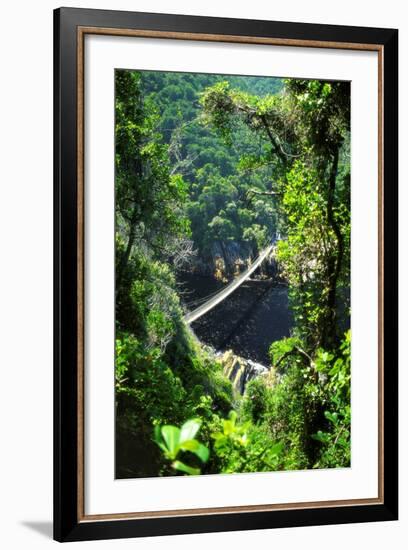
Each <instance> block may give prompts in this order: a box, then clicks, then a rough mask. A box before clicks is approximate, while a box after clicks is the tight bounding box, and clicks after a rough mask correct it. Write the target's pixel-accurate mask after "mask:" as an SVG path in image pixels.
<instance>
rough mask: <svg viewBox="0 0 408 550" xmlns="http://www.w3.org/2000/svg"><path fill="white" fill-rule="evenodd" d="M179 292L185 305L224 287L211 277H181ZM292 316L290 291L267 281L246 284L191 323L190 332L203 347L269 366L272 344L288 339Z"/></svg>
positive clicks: (247, 282)
mask: <svg viewBox="0 0 408 550" xmlns="http://www.w3.org/2000/svg"><path fill="white" fill-rule="evenodd" d="M178 286H179V292H180V294H181V297H182V300H183V302H184V303H185V304H187V305H188V304H191V305H190V307H189V309H190V310H192V309H194V308H195V307H197V306H196V301H197V300H199V299H200V298H204V297H205V296H209V295H211V294H213V293H214V292H215V291H217V290H219V289H220V288H222V287H223V286H225V285H224V284H223V283H220V282H218V281H216V280H215V279H213V278H212V277H204V276H201V275H195V274H190V273H182V274H180V276H179V281H178ZM291 327H292V315H291V311H290V308H289V304H288V291H287V287H286V286H285V285H282V284H271V283H269V282H265V281H258V280H255V281H251V280H249V281H246V282H245V283H243V284H242V285H241V286H240V287H239V288H238V289H237V290H236V291H234V292H233V293H232V294H230V296H228V297H227V298H226V299H225V300H224V301H223V302H221V303H220V304H218V305H217V306H216V307H215V308H214V309H212V310H211V311H209V312H208V313H207V314H205V315H203V316H202V317H200V318H199V319H197V321H195V322H194V323H192V325H191V328H192V329H193V331H194V333H195V334H196V336H197V337H198V339H199V340H200V341H201V342H203V343H204V344H207V345H210V346H212V347H213V348H215V349H216V350H217V351H226V350H227V349H232V350H233V352H234V353H236V354H237V355H240V356H242V357H245V358H246V359H252V360H253V361H256V362H259V363H262V364H264V365H268V364H269V357H268V349H269V346H270V345H271V343H272V342H275V341H276V340H280V339H281V338H284V337H285V336H289V331H290V328H291Z"/></svg>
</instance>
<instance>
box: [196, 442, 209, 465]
mask: <svg viewBox="0 0 408 550" xmlns="http://www.w3.org/2000/svg"><path fill="white" fill-rule="evenodd" d="M193 452H194V454H196V455H197V456H198V458H199V459H200V460H201V461H202V462H207V460H208V458H209V456H210V451H209V449H208V448H207V447H206V446H205V445H203V444H202V443H199V444H198V448H197V449H196V450H195V451H193Z"/></svg>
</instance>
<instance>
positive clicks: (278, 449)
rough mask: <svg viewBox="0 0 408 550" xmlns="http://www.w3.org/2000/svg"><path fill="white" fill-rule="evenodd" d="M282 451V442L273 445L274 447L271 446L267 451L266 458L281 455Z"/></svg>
mask: <svg viewBox="0 0 408 550" xmlns="http://www.w3.org/2000/svg"><path fill="white" fill-rule="evenodd" d="M282 450H283V442H279V443H275V445H273V446H272V448H271V449H269V451H268V456H269V457H272V456H278V455H280V454H281V452H282Z"/></svg>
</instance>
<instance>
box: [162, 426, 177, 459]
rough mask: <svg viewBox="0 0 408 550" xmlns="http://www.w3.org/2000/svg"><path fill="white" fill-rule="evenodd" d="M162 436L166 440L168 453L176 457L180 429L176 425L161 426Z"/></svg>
mask: <svg viewBox="0 0 408 550" xmlns="http://www.w3.org/2000/svg"><path fill="white" fill-rule="evenodd" d="M161 432H162V436H163V439H164V441H165V442H166V446H167V450H168V452H169V454H170V455H171V456H172V457H173V458H176V455H177V452H178V450H179V446H178V445H179V440H180V430H179V428H176V426H163V427H162V430H161Z"/></svg>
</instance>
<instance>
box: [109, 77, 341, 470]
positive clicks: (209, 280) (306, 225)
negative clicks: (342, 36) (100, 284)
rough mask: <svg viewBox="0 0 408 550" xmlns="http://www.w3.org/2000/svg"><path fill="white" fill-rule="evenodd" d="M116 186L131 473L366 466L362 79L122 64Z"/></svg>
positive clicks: (120, 336) (124, 436)
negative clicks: (355, 216) (357, 137)
mask: <svg viewBox="0 0 408 550" xmlns="http://www.w3.org/2000/svg"><path fill="white" fill-rule="evenodd" d="M115 196H116V199H115V208H116V234H115V258H116V266H115V269H116V274H115V281H116V283H115V311H116V313H115V322H116V349H115V406H116V460H115V463H116V472H115V475H116V477H117V478H135V477H152V476H169V475H204V474H218V473H224V474H226V473H240V472H265V471H278V470H304V469H311V468H344V467H349V466H350V462H351V435H350V433H351V429H350V425H351V408H350V392H351V372H350V351H351V332H350V84H349V82H338V81H331V82H326V81H318V80H299V79H293V78H291V79H281V78H272V77H255V76H228V75H211V74H191V73H170V72H155V71H131V70H116V71H115ZM268 247H269V248H270V249H271V250H272V252H271V253H268V255H267V257H266V260H265V261H264V262H263V263H262V266H260V267H259V268H257V270H256V271H255V273H254V275H252V276H251V278H248V280H247V281H246V282H245V283H244V284H242V288H241V287H240V290H236V291H235V292H234V293H233V294H231V295H230V296H229V297H227V298H226V299H225V305H222V304H220V305H217V306H216V307H215V308H214V310H213V312H211V313H209V314H208V316H207V315H206V316H203V317H202V319H201V320H198V321H197V322H192V323H189V322H187V321H186V319H187V317H186V316H187V314H188V312H189V311H191V310H192V309H194V307H196V306H197V305H199V304H202V303H204V302H205V300H206V299H207V298H208V296H207V295H210V296H211V295H214V292H216V291H219V289H221V290H222V289H223V288H226V286H227V285H228V284H230V283H231V282H232V281H234V280H236V278H237V277H239V275H240V274H242V273H243V272H244V271H245V270H246V269H247V268H248V266H251V263H253V262H254V261H255V259H256V258H257V257H259V255H260V254H261V253H262V251H264V250H266V249H267V248H268ZM268 250H269V249H268ZM208 289H211V294H209V292H210V291H209V290H208ZM234 296H235V297H234ZM277 296H278V298H279V299H277V298H276V297H277ZM252 297H254V298H252ZM282 297H283V298H282ZM251 300H253V304H252V301H251ZM268 300H269V301H268ZM273 300H275V301H273ZM250 302H251V303H250ZM271 304H272V305H271ZM266 305H267V306H268V307H266ZM260 307H263V309H262V318H260V317H259V319H260V321H259V320H258V324H256V323H255V321H254V320H253V319H254V317H253V318H251V315H252V316H253V315H254V313H253V312H254V311H255V312H256V311H257V310H256V308H258V309H259V308H260ZM259 315H260V314H259ZM238 317H239V326H240V327H244V329H245V330H247V328H248V326H251V327H252V328H251V330H252V332H251V337H249V336H248V335H247V333H245V338H244V337H243V336H240V335H239V334H240V333H238V332H237V331H238V329H237V328H236V327H237V326H238ZM251 319H252V320H251ZM282 319H285V320H284V321H282ZM200 323H201V324H200ZM244 329H242V330H244ZM240 330H241V329H240ZM261 331H262V334H263V336H262V338H263V339H262V343H261V344H260V340H259V338H260V336H259V334H258V332H261ZM225 332H228V334H229V335H230V336H231V334H233V335H235V336H234V338H232V337H231V338H230V339H229V340H227V339H226V338H225V337H224V336H225V335H223V336H222V338H221V337H220V339H218V340H216V337H217V335H219V334H221V333H222V334H224V333H225ZM261 363H262V364H261Z"/></svg>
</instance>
